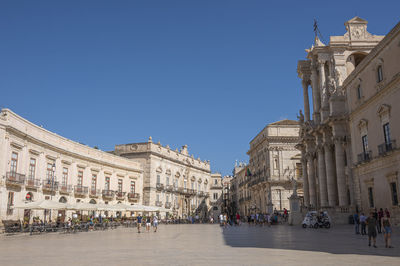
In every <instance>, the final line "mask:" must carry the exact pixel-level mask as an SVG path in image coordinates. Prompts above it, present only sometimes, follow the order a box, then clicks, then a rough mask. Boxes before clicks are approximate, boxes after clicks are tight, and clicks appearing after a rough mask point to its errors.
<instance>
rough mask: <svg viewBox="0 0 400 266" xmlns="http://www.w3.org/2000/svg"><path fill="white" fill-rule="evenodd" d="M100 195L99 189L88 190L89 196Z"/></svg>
mask: <svg viewBox="0 0 400 266" xmlns="http://www.w3.org/2000/svg"><path fill="white" fill-rule="evenodd" d="M100 195H101V192H100V189H95V188H91V189H90V192H89V196H90V197H99V196H100Z"/></svg>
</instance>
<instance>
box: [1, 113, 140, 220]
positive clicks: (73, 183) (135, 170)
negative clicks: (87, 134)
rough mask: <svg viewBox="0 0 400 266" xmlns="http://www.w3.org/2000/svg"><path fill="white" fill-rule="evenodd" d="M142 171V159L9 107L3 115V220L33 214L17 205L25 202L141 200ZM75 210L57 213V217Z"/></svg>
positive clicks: (121, 201) (128, 202) (133, 201)
mask: <svg viewBox="0 0 400 266" xmlns="http://www.w3.org/2000/svg"><path fill="white" fill-rule="evenodd" d="M142 172H143V171H142V169H141V167H140V164H139V163H137V162H134V161H132V160H128V159H126V158H123V157H120V156H116V155H113V154H110V153H107V152H103V151H100V150H98V149H94V148H90V147H88V146H86V145H82V144H79V143H77V142H74V141H72V140H69V139H66V138H64V137H61V136H59V135H57V134H55V133H52V132H50V131H48V130H46V129H44V128H42V127H39V126H37V125H35V124H33V123H31V122H29V121H27V120H26V119H24V118H22V117H20V116H18V115H17V114H15V113H13V112H12V111H11V110H9V109H3V110H2V111H1V113H0V178H1V179H0V219H1V220H15V219H22V218H24V216H25V217H30V216H31V213H30V211H24V210H20V209H13V208H12V207H13V205H14V204H15V203H22V202H24V201H38V200H41V199H52V200H54V201H60V202H67V203H76V202H86V203H108V204H117V203H119V202H120V203H125V204H133V203H141V202H142V190H143V175H142ZM34 212H35V214H34V215H35V216H40V217H43V214H44V212H43V211H34ZM71 214H72V213H71V211H67V213H66V212H65V211H59V212H52V218H53V220H54V219H55V217H56V216H57V215H60V216H61V217H62V219H64V218H65V216H66V215H67V216H70V215H71Z"/></svg>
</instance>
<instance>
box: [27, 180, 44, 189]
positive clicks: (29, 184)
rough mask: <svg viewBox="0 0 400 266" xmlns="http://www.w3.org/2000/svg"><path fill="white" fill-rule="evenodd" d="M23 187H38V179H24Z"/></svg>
mask: <svg viewBox="0 0 400 266" xmlns="http://www.w3.org/2000/svg"><path fill="white" fill-rule="evenodd" d="M25 187H27V188H38V187H40V179H32V178H29V179H26V180H25Z"/></svg>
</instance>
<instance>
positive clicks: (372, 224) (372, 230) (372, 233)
mask: <svg viewBox="0 0 400 266" xmlns="http://www.w3.org/2000/svg"><path fill="white" fill-rule="evenodd" d="M366 222H367V225H368V246H369V247H370V246H371V238H372V241H373V243H374V248H376V247H377V246H376V235H377V233H376V225H377V224H376V223H377V220H376V219H375V217H374V213H373V212H371V213H370V214H369V217H368V218H367V220H366Z"/></svg>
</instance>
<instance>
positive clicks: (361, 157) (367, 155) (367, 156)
mask: <svg viewBox="0 0 400 266" xmlns="http://www.w3.org/2000/svg"><path fill="white" fill-rule="evenodd" d="M357 159H358V163H364V162H368V161H370V160H371V159H372V151H367V152H363V153H360V154H358V155H357Z"/></svg>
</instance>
